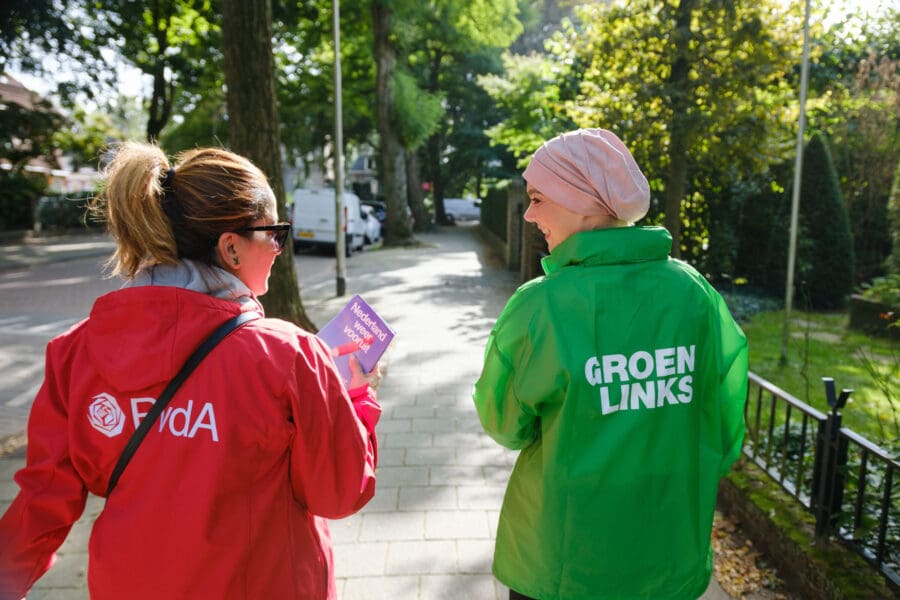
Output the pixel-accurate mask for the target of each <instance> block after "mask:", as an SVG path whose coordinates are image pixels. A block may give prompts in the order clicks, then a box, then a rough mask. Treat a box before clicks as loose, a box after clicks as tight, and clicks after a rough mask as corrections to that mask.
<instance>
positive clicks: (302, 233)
mask: <svg viewBox="0 0 900 600" xmlns="http://www.w3.org/2000/svg"><path fill="white" fill-rule="evenodd" d="M297 237H301V238H313V237H316V234H314V233H313V232H312V231H298V232H297Z"/></svg>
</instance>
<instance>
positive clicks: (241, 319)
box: [106, 312, 259, 498]
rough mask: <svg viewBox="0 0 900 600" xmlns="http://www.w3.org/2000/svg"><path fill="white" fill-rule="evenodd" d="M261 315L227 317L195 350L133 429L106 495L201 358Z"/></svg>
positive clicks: (110, 479) (251, 313) (248, 313)
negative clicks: (239, 328)
mask: <svg viewBox="0 0 900 600" xmlns="http://www.w3.org/2000/svg"><path fill="white" fill-rule="evenodd" d="M258 318H259V314H257V313H255V312H243V313H241V314H239V315H238V316H236V317H233V318H231V319H228V320H227V321H225V322H224V323H223V324H222V325H220V326H219V328H218V329H216V330H215V331H213V332H212V334H210V336H209V337H208V338H206V339H205V340H204V341H203V343H202V344H200V346H199V347H198V348H197V349H196V350H194V353H193V354H191V356H190V357H189V358H188V359H187V361H186V362H185V363H184V366H182V367H181V370H180V371H178V374H177V375H175V377H174V378H173V379H172V381H170V382H169V385H167V386H166V389H164V390H163V392H162V394H160V395H159V398H157V399H156V402H154V403H153V408H151V409H150V410H149V411H148V412H147V414H146V415H145V416H144V419H143V420H142V421H141V424H140V426H138V428H137V429H135V430H134V433H133V434H132V436H131V439H130V440H128V444H127V445H126V446H125V449H124V450H122V455H121V456H119V462H118V463H116V468H115V469H113V472H112V475H111V476H110V478H109V486H108V487H107V488H106V497H107V498H109V495H110V494H111V493H112V491H113V488H114V487H116V484H117V483H118V482H119V477H120V476H121V475H122V471H124V470H125V467H126V466H128V463H129V462H130V461H131V457H132V456H133V455H134V452H135V450H137V448H138V446H140V445H141V442H142V441H144V437H145V436H146V435H147V432H148V431H150V428H151V427H153V424H154V423H155V422H156V419H157V418H158V417H159V415H160V413H161V412H162V411H163V409H164V408H165V407H166V405H167V404H168V403H169V401H170V400H171V399H172V396H174V395H175V392H176V391H177V390H178V388H179V387H181V384H182V383H184V380H185V379H187V378H188V376H189V375H190V374H191V373H192V372H193V371H194V369H196V368H197V365H199V364H200V361H202V360H203V359H204V358H205V357H206V355H207V354H209V352H210V351H211V350H212V349H213V348H215V347H216V345H217V344H218V343H219V342H221V341H222V340H223V339H225V336H227V335H228V334H229V333H231V332H232V331H234V330H235V329H237V328H238V327H240V326H241V325H243V324H244V323H247V322H249V321H253V320H255V319H258Z"/></svg>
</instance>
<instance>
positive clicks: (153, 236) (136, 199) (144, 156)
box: [100, 142, 178, 279]
mask: <svg viewBox="0 0 900 600" xmlns="http://www.w3.org/2000/svg"><path fill="white" fill-rule="evenodd" d="M169 168H170V165H169V160H168V159H167V158H166V155H165V153H164V152H163V151H162V150H161V149H160V148H159V147H158V146H155V145H152V144H145V143H140V142H125V143H124V144H122V145H121V146H120V147H119V148H118V149H117V150H116V153H115V156H114V157H113V159H112V161H111V162H110V163H109V165H108V166H107V168H106V171H105V173H104V175H105V177H106V184H105V186H104V190H103V193H102V195H101V197H100V201H101V202H102V211H103V216H104V218H105V220H106V222H107V226H108V228H109V232H110V234H112V236H113V238H115V240H116V251H115V253H114V254H113V256H112V257H111V258H110V260H109V266H111V267H112V274H113V275H119V276H122V277H125V278H127V279H132V278H134V276H135V275H136V274H137V272H138V271H139V270H140V269H141V268H144V267H147V266H152V265H156V264H175V263H176V262H177V261H178V249H177V246H176V244H175V237H174V235H173V233H172V225H171V223H170V222H169V219H168V218H167V217H166V214H165V212H164V211H163V207H162V201H163V196H164V190H163V189H162V181H163V178H164V177H165V176H166V173H167V172H168V170H169Z"/></svg>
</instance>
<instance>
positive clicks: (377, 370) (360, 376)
mask: <svg viewBox="0 0 900 600" xmlns="http://www.w3.org/2000/svg"><path fill="white" fill-rule="evenodd" d="M349 362H350V383H349V384H348V385H347V389H350V390H355V389H357V388H359V387H362V386H364V385H368V386H369V387H370V388H372V389H373V390H377V389H378V384H379V383H381V365H380V364H378V363H376V364H375V366H374V367H373V368H372V370H371V371H369V372H368V373H363V370H362V366H361V365H360V364H359V359H357V358H356V357H355V356H354V355H352V354H351V355H350V361H349Z"/></svg>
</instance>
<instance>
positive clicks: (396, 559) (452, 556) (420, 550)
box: [386, 541, 458, 575]
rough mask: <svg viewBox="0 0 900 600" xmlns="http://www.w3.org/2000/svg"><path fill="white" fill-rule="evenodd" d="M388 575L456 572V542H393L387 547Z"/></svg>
mask: <svg viewBox="0 0 900 600" xmlns="http://www.w3.org/2000/svg"><path fill="white" fill-rule="evenodd" d="M386 571H387V574H388V575H442V574H455V573H456V572H457V571H458V567H457V559H456V542H454V541H421V542H412V541H410V542H393V543H391V545H390V547H388V556H387V569H386Z"/></svg>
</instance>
